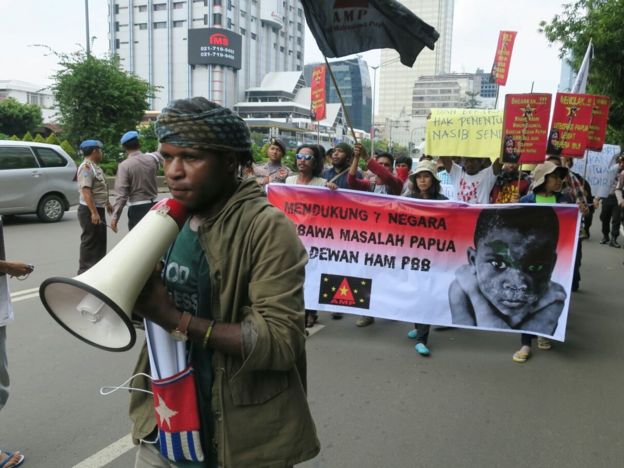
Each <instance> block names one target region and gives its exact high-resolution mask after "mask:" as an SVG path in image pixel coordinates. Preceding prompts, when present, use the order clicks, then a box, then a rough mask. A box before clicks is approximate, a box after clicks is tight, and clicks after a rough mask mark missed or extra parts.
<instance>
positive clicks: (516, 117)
mask: <svg viewBox="0 0 624 468" xmlns="http://www.w3.org/2000/svg"><path fill="white" fill-rule="evenodd" d="M551 100H552V96H551V95H550V94H538V93H531V94H508V95H506V96H505V118H504V120H505V123H504V130H503V141H502V148H501V157H502V159H503V162H504V163H506V162H508V163H520V164H539V163H543V162H544V157H545V155H546V142H547V140H548V123H549V122H550V104H551Z"/></svg>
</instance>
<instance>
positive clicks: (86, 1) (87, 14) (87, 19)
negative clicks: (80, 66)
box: [85, 0, 91, 57]
mask: <svg viewBox="0 0 624 468" xmlns="http://www.w3.org/2000/svg"><path fill="white" fill-rule="evenodd" d="M85 25H86V27H87V57H89V56H90V55H91V37H89V0H85Z"/></svg>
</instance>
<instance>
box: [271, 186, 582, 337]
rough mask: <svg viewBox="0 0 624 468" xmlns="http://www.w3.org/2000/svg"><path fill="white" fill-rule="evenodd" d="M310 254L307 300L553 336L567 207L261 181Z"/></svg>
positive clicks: (572, 238) (560, 317)
mask: <svg viewBox="0 0 624 468" xmlns="http://www.w3.org/2000/svg"><path fill="white" fill-rule="evenodd" d="M268 197H269V201H270V202H271V203H272V204H273V205H275V206H276V207H277V208H279V209H280V210H282V211H283V212H284V213H285V214H286V216H288V217H289V218H290V219H291V220H292V221H293V222H294V224H295V229H296V231H297V233H298V235H299V238H300V239H301V242H302V243H303V245H304V247H305V248H306V250H307V252H308V257H309V261H308V265H307V267H306V280H305V302H306V309H311V310H320V311H329V312H344V313H352V314H358V315H368V316H375V317H383V318H388V319H395V320H402V321H406V322H413V323H429V324H436V325H448V326H456V327H464V328H478V329H480V330H495V331H507V332H516V333H518V332H523V331H524V332H531V333H535V334H539V335H544V336H550V337H552V338H554V339H556V340H561V341H563V340H564V338H565V327H566V321H567V311H568V305H569V299H570V287H571V282H572V270H573V266H574V258H575V253H576V244H577V242H578V231H579V211H578V207H577V206H576V205H534V204H532V205H518V204H516V205H467V204H463V203H458V202H451V201H429V200H414V199H410V198H399V197H393V196H389V195H379V194H372V193H362V192H355V191H351V190H339V191H330V190H328V189H325V188H322V187H321V188H315V187H307V186H288V185H279V184H271V185H270V186H269V190H268Z"/></svg>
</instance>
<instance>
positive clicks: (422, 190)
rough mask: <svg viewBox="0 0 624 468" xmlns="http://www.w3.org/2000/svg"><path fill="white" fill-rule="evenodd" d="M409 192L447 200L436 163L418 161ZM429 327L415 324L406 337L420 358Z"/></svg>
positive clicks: (428, 198)
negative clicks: (413, 343) (411, 341)
mask: <svg viewBox="0 0 624 468" xmlns="http://www.w3.org/2000/svg"><path fill="white" fill-rule="evenodd" d="M409 181H410V184H409V185H410V190H409V191H408V192H407V193H406V196H407V197H409V198H417V199H420V200H423V199H424V200H447V198H446V197H445V196H444V195H443V194H442V193H441V189H440V177H439V176H438V170H437V166H436V163H435V162H433V161H429V160H426V159H423V160H421V161H418V163H417V164H416V168H415V169H414V172H413V173H411V174H410V175H409ZM429 330H430V326H429V325H426V324H423V323H415V324H414V329H413V330H410V331H409V332H408V333H407V337H408V338H411V339H413V340H416V345H415V346H414V349H416V352H417V353H418V354H420V355H421V356H429V354H430V352H429V348H428V347H427V342H428V341H429Z"/></svg>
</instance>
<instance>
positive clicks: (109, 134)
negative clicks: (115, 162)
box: [52, 52, 154, 159]
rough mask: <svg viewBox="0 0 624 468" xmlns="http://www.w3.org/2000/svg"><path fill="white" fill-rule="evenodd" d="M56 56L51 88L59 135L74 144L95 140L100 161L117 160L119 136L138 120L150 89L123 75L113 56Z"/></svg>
mask: <svg viewBox="0 0 624 468" xmlns="http://www.w3.org/2000/svg"><path fill="white" fill-rule="evenodd" d="M56 55H57V57H59V59H60V62H59V65H60V66H61V70H60V71H58V72H57V73H56V74H55V75H54V77H53V78H54V84H53V85H52V90H53V92H54V96H55V99H56V102H57V104H58V108H59V114H60V124H61V125H62V126H63V134H64V136H65V137H66V138H67V139H68V140H69V141H70V142H72V143H73V144H74V145H77V144H78V143H80V141H82V140H85V139H87V138H97V139H98V140H101V141H102V142H103V143H104V145H105V148H104V155H105V158H107V159H117V155H118V153H119V151H120V150H119V138H120V137H121V135H123V133H124V132H126V131H127V130H128V129H129V128H135V127H136V126H137V124H138V123H139V122H140V121H141V119H142V118H143V115H144V114H145V111H146V110H147V109H148V98H150V97H152V96H153V93H154V88H153V87H151V86H150V85H149V84H148V83H147V82H146V81H144V80H142V79H140V78H138V77H137V76H135V75H131V74H128V73H126V72H125V71H123V70H122V69H121V67H120V65H119V58H118V57H116V56H113V57H105V58H97V57H94V56H92V55H89V56H87V55H86V54H85V53H84V52H76V53H74V54H71V55H61V54H56Z"/></svg>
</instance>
